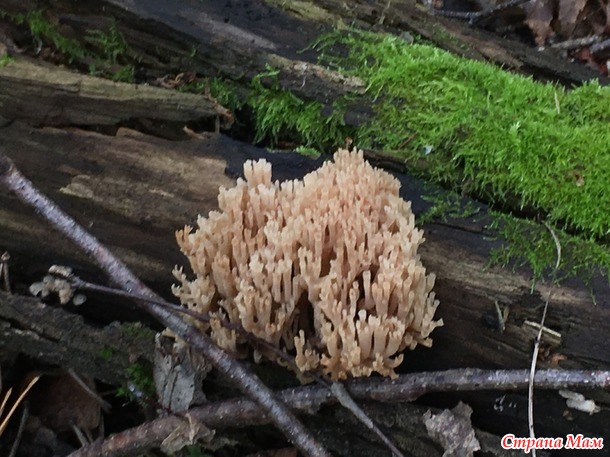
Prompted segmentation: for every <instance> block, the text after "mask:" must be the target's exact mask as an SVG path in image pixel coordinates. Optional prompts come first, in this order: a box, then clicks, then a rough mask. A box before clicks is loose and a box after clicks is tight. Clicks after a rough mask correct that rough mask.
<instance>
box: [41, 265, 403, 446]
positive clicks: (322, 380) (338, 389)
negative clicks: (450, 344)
mask: <svg viewBox="0 0 610 457" xmlns="http://www.w3.org/2000/svg"><path fill="white" fill-rule="evenodd" d="M49 274H52V275H55V276H58V277H59V278H61V279H63V280H66V281H68V282H69V283H70V285H71V287H73V288H74V289H78V290H91V291H96V292H101V293H105V294H111V295H116V296H120V297H124V298H129V299H132V300H136V301H137V300H145V299H146V298H145V297H142V296H139V295H136V294H134V293H129V292H125V291H123V290H119V289H113V288H111V287H106V286H102V285H99V284H93V283H90V282H88V281H84V280H82V279H81V278H79V277H78V276H76V275H74V274H72V272H71V271H70V272H68V273H66V272H65V271H64V270H62V269H60V268H54V267H51V269H49ZM148 301H149V303H154V304H155V305H158V306H161V307H163V308H165V309H169V310H172V311H174V312H176V313H183V314H186V315H188V316H190V317H192V318H194V319H197V320H199V321H201V322H206V323H207V322H210V316H209V315H207V314H201V313H198V312H196V311H193V310H190V309H188V308H185V307H183V306H179V305H175V304H173V303H169V302H167V301H157V300H155V301H154V302H153V301H151V300H148ZM216 319H218V318H217V317H216ZM218 320H219V322H220V325H222V326H223V327H225V328H228V329H230V330H233V331H235V332H237V333H238V334H239V335H240V336H243V337H244V338H245V339H247V340H248V341H249V342H250V344H251V345H252V346H254V347H258V348H259V350H260V351H261V354H263V355H268V354H273V355H274V356H276V357H279V358H281V359H282V360H283V361H284V362H286V363H287V364H288V366H290V367H291V368H292V370H293V371H295V372H299V371H300V370H299V367H298V366H297V364H296V363H295V360H294V357H293V356H291V355H290V354H288V353H286V352H284V351H281V350H280V349H278V348H277V347H275V346H274V345H272V344H270V343H268V342H267V341H265V340H263V339H261V338H258V337H257V336H256V335H254V334H252V333H250V332H248V331H246V330H245V329H244V328H243V327H242V326H240V325H237V324H234V323H231V322H229V321H228V320H226V319H218ZM302 374H303V375H306V376H310V377H312V378H313V379H314V380H315V381H316V382H317V383H318V384H320V385H321V386H325V387H328V388H330V390H331V392H332V393H333V395H334V396H335V397H336V399H337V400H338V401H339V403H341V405H342V406H343V407H344V408H346V409H348V410H349V411H351V412H352V414H354V416H356V418H357V419H358V420H359V421H360V422H362V423H363V424H364V425H365V426H366V427H367V428H368V429H369V430H371V431H372V432H373V433H374V434H375V435H377V437H378V438H379V439H380V440H381V442H382V443H383V444H384V445H385V446H386V447H387V448H388V449H389V450H390V451H391V452H392V454H393V455H394V456H395V457H403V454H402V452H401V451H400V450H399V449H398V448H397V447H396V446H395V445H394V443H392V442H391V441H390V439H389V438H388V437H387V436H385V434H384V433H383V432H382V431H381V429H379V427H377V425H376V424H375V422H374V421H373V420H372V419H371V418H370V417H368V416H367V415H366V413H365V412H364V411H363V410H362V408H360V407H359V406H358V404H356V402H355V401H354V400H353V399H352V398H351V397H350V395H349V393H348V392H347V390H346V389H345V387H344V386H343V384H342V383H340V382H332V381H331V380H330V379H329V378H328V377H327V376H325V375H321V374H318V373H316V372H308V373H302Z"/></svg>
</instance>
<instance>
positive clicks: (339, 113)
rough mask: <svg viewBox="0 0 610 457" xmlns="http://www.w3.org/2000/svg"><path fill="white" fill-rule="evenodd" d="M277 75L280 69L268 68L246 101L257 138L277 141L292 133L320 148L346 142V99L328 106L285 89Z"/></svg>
mask: <svg viewBox="0 0 610 457" xmlns="http://www.w3.org/2000/svg"><path fill="white" fill-rule="evenodd" d="M278 75H279V71H278V70H275V69H272V68H268V69H267V71H266V72H265V73H261V74H259V75H257V76H256V77H255V78H254V79H253V80H252V85H251V87H252V90H251V91H250V94H249V96H248V98H247V104H248V105H249V106H250V107H251V109H252V111H253V117H254V122H255V126H256V139H255V142H259V141H262V140H263V139H266V140H268V141H270V142H271V143H272V144H275V143H277V142H278V140H279V139H280V138H282V137H290V138H293V139H294V138H297V139H298V140H299V141H300V142H301V144H302V145H303V146H307V147H316V148H319V149H321V150H324V149H326V148H328V147H329V145H333V147H334V146H335V145H337V144H343V143H344V142H345V138H346V136H348V135H349V133H348V132H349V129H346V127H345V123H344V114H345V108H344V100H338V101H335V102H334V103H333V104H332V106H330V107H328V108H326V109H325V107H324V105H323V104H322V103H320V102H317V101H305V100H302V99H300V98H299V97H297V96H295V95H294V94H293V93H291V92H289V91H286V90H282V89H281V88H280V86H279V82H278V79H277V77H278ZM263 81H265V82H266V84H263ZM323 110H325V111H327V112H326V113H323Z"/></svg>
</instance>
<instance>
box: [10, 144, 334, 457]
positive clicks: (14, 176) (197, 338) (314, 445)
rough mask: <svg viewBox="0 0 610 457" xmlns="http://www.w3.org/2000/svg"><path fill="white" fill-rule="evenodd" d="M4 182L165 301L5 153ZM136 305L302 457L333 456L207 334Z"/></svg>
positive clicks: (136, 287)
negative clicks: (250, 402) (256, 409)
mask: <svg viewBox="0 0 610 457" xmlns="http://www.w3.org/2000/svg"><path fill="white" fill-rule="evenodd" d="M0 181H1V182H2V183H3V184H4V185H5V186H6V187H7V188H8V189H9V190H11V191H13V192H14V193H15V194H16V195H17V196H18V197H19V199H20V200H21V201H23V202H24V203H26V204H28V205H29V206H31V207H33V208H34V209H36V211H38V212H39V213H40V214H41V215H42V216H43V217H44V218H45V219H46V220H47V221H48V222H50V223H51V224H52V225H53V226H54V227H55V228H56V229H57V230H59V231H60V232H61V233H62V234H63V235H65V236H66V237H67V238H68V239H70V240H71V241H73V242H74V243H75V244H76V245H77V246H78V247H80V248H81V249H82V250H83V251H85V253H87V254H88V255H89V256H90V257H91V258H92V259H93V260H94V261H95V262H96V263H97V265H98V266H99V267H100V268H101V269H102V270H103V271H104V272H106V274H107V275H108V276H109V277H110V279H111V280H112V282H114V283H116V284H117V285H119V286H120V287H121V288H122V289H124V290H125V291H127V292H135V293H137V294H139V295H142V296H144V297H146V298H149V299H151V300H153V301H159V300H161V298H160V297H159V296H158V295H157V294H156V293H155V292H153V291H152V290H151V289H149V288H148V287H147V286H146V285H145V284H144V283H142V282H141V281H140V280H139V279H138V278H137V277H136V276H135V275H134V274H133V273H132V272H131V270H129V268H127V266H126V265H125V264H124V263H123V262H121V261H120V260H119V259H117V258H116V257H115V256H114V255H113V254H112V253H111V252H110V251H109V250H108V249H107V248H106V247H105V246H102V245H101V244H100V243H99V242H98V241H97V239H96V238H95V237H93V236H92V235H91V234H89V233H88V232H87V231H86V230H85V229H83V228H82V227H81V226H80V225H79V224H77V223H76V222H75V221H74V220H73V219H72V218H71V217H70V216H68V215H67V214H65V213H64V212H63V211H62V210H61V208H59V206H57V205H56V204H55V203H54V202H52V201H51V200H49V199H48V198H47V197H46V196H44V195H43V194H41V193H40V192H39V191H38V190H37V189H36V188H35V187H34V185H33V184H32V183H31V182H30V181H29V180H28V179H27V178H26V177H25V176H23V175H22V174H21V173H20V172H19V170H17V168H16V167H15V165H14V164H13V162H12V161H11V160H10V159H9V158H8V157H7V156H6V155H4V153H2V152H0ZM137 303H138V304H139V305H140V306H141V307H142V308H143V309H145V310H146V311H147V312H148V313H150V314H151V315H153V316H154V317H155V318H157V319H158V320H159V321H160V322H161V323H162V324H163V325H165V326H167V327H168V328H170V329H171V330H172V331H174V332H175V333H176V334H177V335H178V336H179V337H180V338H182V339H183V340H184V341H186V342H187V343H188V344H189V345H190V346H191V347H192V348H194V349H197V350H199V351H201V353H202V354H203V355H204V356H205V358H206V359H207V360H208V361H209V362H210V363H212V365H213V366H214V367H215V368H216V369H217V370H218V371H220V372H221V373H222V374H224V375H225V376H227V377H228V378H229V379H230V380H231V381H232V382H234V383H235V384H236V385H237V386H238V387H239V388H240V389H241V390H242V392H244V394H246V395H248V396H249V397H251V398H252V399H254V400H255V401H256V402H257V403H258V404H259V405H260V407H261V409H262V410H263V411H264V412H265V414H267V415H268V416H269V419H270V420H271V421H272V422H273V423H275V424H276V426H277V427H278V428H279V429H280V430H281V431H282V432H283V433H284V434H285V435H286V437H287V438H288V439H289V440H290V441H291V442H292V443H293V444H294V445H295V447H297V448H298V449H299V450H300V451H301V452H302V453H303V454H305V455H311V456H326V455H329V454H328V452H327V451H326V450H325V449H324V448H323V447H322V446H321V445H320V444H319V443H318V442H317V441H316V440H315V439H314V438H313V437H312V436H311V435H310V434H309V432H308V431H307V429H306V428H305V427H304V426H303V424H301V422H300V421H299V420H298V419H297V418H296V416H294V414H293V413H292V412H291V411H290V410H289V409H288V408H287V407H286V406H285V405H284V404H282V403H280V402H278V401H277V400H276V399H275V397H274V394H273V392H272V391H271V390H270V389H269V388H268V387H267V386H266V385H265V384H263V382H262V381H261V380H260V379H259V378H258V377H256V376H255V375H254V374H252V373H251V372H250V371H249V370H247V369H246V368H245V367H244V366H243V365H242V364H240V363H239V362H237V361H236V360H235V359H233V358H232V357H231V356H230V355H229V354H228V353H226V352H225V351H223V350H222V349H220V348H219V347H218V346H216V345H215V344H214V343H213V342H212V341H211V340H210V338H209V337H208V336H207V335H205V334H203V333H201V332H199V331H197V330H196V329H194V328H192V326H190V325H189V324H188V323H187V322H185V321H184V320H183V319H182V318H180V317H179V316H177V315H176V314H174V313H172V312H171V311H169V310H167V309H164V308H162V307H160V306H158V305H155V304H153V303H148V302H146V301H139V302H137ZM82 455H88V454H85V453H82V452H81V451H76V452H75V453H73V456H82ZM89 455H91V454H89ZM95 455H99V454H95Z"/></svg>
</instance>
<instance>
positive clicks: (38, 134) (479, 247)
mask: <svg viewBox="0 0 610 457" xmlns="http://www.w3.org/2000/svg"><path fill="white" fill-rule="evenodd" d="M1 134H2V138H3V149H4V150H6V152H7V153H8V155H9V156H11V158H12V159H13V160H14V161H15V162H16V163H17V165H18V167H19V168H20V169H21V170H22V172H23V173H24V174H25V175H26V176H28V177H29V178H30V179H32V181H33V182H34V183H35V184H36V185H37V186H39V187H40V188H41V189H42V190H43V191H44V192H45V193H46V194H47V195H49V196H50V197H51V198H52V199H53V200H55V201H56V202H58V203H59V204H60V206H62V208H64V209H65V210H66V211H67V212H68V213H70V214H72V215H73V216H74V217H75V218H76V219H77V220H78V221H79V222H80V223H81V224H83V225H84V226H86V227H88V228H89V230H90V231H91V232H92V233H93V234H94V235H96V236H97V237H98V238H99V239H101V240H102V241H103V242H104V243H106V244H107V245H108V246H109V247H110V248H111V249H112V250H113V251H114V252H115V253H117V255H119V257H121V258H122V259H123V260H124V261H125V262H126V263H127V264H128V265H129V266H130V267H131V268H132V269H133V270H134V271H136V272H137V273H138V274H139V275H140V276H141V278H142V279H143V280H145V281H146V282H147V283H148V284H150V285H152V286H153V287H154V288H155V289H156V290H158V291H159V292H160V293H162V294H165V295H166V296H167V295H169V294H168V293H167V292H168V290H169V285H170V283H171V281H172V277H171V274H170V272H171V269H172V267H173V265H174V264H176V263H178V264H183V263H184V259H183V258H182V256H181V255H180V254H179V252H178V248H177V246H176V245H175V242H174V240H173V231H174V230H175V229H176V228H180V227H181V226H182V225H184V224H189V223H190V224H192V223H193V222H194V219H195V216H196V214H206V213H207V211H209V210H210V209H213V208H214V207H215V199H216V196H217V192H218V186H219V185H225V186H230V185H232V183H233V182H234V179H235V177H236V176H237V175H238V174H239V173H240V169H241V167H242V165H243V162H244V161H245V160H247V159H255V158H260V157H264V158H266V159H267V160H269V161H270V162H271V163H272V164H273V166H274V176H275V177H276V178H278V179H288V178H300V177H302V176H303V175H304V174H305V173H306V172H308V171H310V170H312V169H315V168H316V167H317V166H318V165H319V163H320V161H319V160H318V161H316V160H312V159H309V158H306V157H303V156H299V155H296V154H270V153H267V152H265V151H263V150H261V149H257V148H254V147H251V146H247V145H244V144H241V143H237V142H234V141H232V140H230V139H228V138H226V137H224V136H223V135H218V134H208V135H205V136H204V137H202V138H200V139H193V140H190V141H184V142H171V141H167V140H160V139H158V138H153V137H149V136H145V135H142V134H139V133H134V132H132V131H127V130H120V131H119V135H118V136H116V137H111V136H104V135H100V134H96V133H92V132H86V131H79V130H70V131H66V130H59V129H54V128H45V129H34V128H31V127H27V126H23V125H19V124H17V123H15V124H13V125H11V126H10V127H5V128H4V129H2V131H1ZM41 156H45V157H47V161H45V163H44V164H43V163H41V161H40V160H39V157H41ZM225 169H226V174H225ZM397 176H398V178H399V179H400V180H401V182H402V184H403V186H402V191H401V195H402V196H403V197H404V198H406V199H409V200H411V201H412V202H413V206H414V210H415V212H416V213H417V214H421V212H422V211H424V210H425V209H426V205H427V203H426V202H425V200H423V199H422V198H421V197H422V195H425V192H426V190H425V188H424V187H423V186H422V183H421V182H419V181H417V180H416V179H414V178H410V177H408V176H405V175H397ZM0 208H2V211H3V213H4V214H3V217H2V218H0V230H2V233H4V234H5V237H4V240H3V246H2V247H3V248H4V249H6V250H8V251H9V252H10V253H11V256H12V260H11V265H12V266H13V269H12V271H14V273H15V274H14V276H16V278H17V279H18V280H19V281H20V282H21V284H22V286H21V289H23V288H24V287H25V285H27V283H28V282H29V281H32V280H39V279H40V276H37V277H36V274H38V275H39V274H41V270H43V269H46V268H47V267H48V266H49V264H50V263H63V264H68V265H69V266H72V267H73V268H75V270H76V271H77V272H79V273H80V272H82V273H83V276H85V277H88V278H91V279H94V280H97V281H101V280H102V278H101V277H100V275H99V273H97V271H96V269H95V268H94V267H93V266H92V264H91V263H90V261H89V260H88V259H85V258H82V257H80V256H79V255H76V254H75V253H74V251H73V250H71V249H70V248H69V247H68V246H66V243H65V241H64V240H62V239H61V237H59V236H56V235H55V234H54V233H53V232H52V231H50V230H49V229H48V228H47V227H46V226H45V225H44V223H43V222H42V221H41V220H40V219H39V218H38V217H37V215H36V214H33V213H30V212H28V211H27V210H25V209H24V208H23V207H22V206H21V204H19V203H18V202H17V201H16V200H15V199H14V198H13V197H11V196H9V195H6V194H2V195H0ZM477 224H479V225H477ZM425 229H426V238H427V241H426V243H425V244H424V245H423V246H422V250H421V256H422V261H423V262H424V265H426V267H427V268H428V269H429V270H430V271H434V272H435V273H436V274H437V285H436V287H435V290H436V291H437V294H438V298H439V299H440V301H441V306H440V308H439V311H438V316H439V317H442V318H443V320H444V321H445V326H444V327H442V328H441V329H438V330H437V331H435V333H434V335H433V337H434V345H433V347H432V349H423V348H418V349H417V350H415V351H413V352H412V353H408V354H406V357H405V358H406V361H405V363H404V367H403V368H402V370H403V371H413V370H433V369H447V368H459V367H480V368H498V367H502V368H525V367H528V366H529V360H530V357H531V347H532V342H533V340H534V337H535V334H536V333H537V330H536V329H535V328H532V327H531V326H530V325H529V324H528V321H537V320H538V319H539V317H540V313H541V308H542V304H543V303H544V300H545V298H546V297H547V295H548V292H549V287H550V286H549V285H548V284H545V283H539V284H537V285H536V287H535V288H534V289H533V291H530V287H531V281H530V278H529V277H528V276H527V275H526V274H524V273H523V272H520V273H512V272H509V271H506V270H502V269H499V268H486V264H487V257H486V254H488V252H489V249H490V248H491V247H492V246H494V242H492V241H489V240H488V236H489V235H490V233H489V232H487V231H486V229H485V228H484V225H483V223H481V222H473V221H471V220H468V219H466V220H461V221H460V220H457V221H452V222H449V223H444V224H429V225H427V226H425ZM13 260H14V263H13ZM34 273H36V274H34ZM552 287H553V288H554V293H553V295H552V298H551V301H550V305H549V306H550V307H549V315H548V318H547V319H548V320H547V326H548V327H550V328H552V329H553V330H555V331H556V332H557V333H558V334H559V340H557V339H555V340H551V339H546V340H543V344H544V345H545V347H546V348H547V349H548V351H547V353H546V355H545V357H543V359H542V360H540V361H539V365H540V366H559V367H564V368H594V369H607V368H608V367H609V366H610V359H609V354H610V351H609V350H608V342H607V338H606V335H607V334H608V332H609V331H610V328H609V325H610V324H609V322H610V320H609V319H608V315H609V314H610V313H609V310H608V303H609V294H608V288H607V285H606V286H604V287H600V288H598V290H597V291H596V293H597V301H598V305H597V306H593V304H592V302H591V298H590V295H589V291H588V290H587V289H586V288H584V287H582V286H581V287H577V286H576V285H568V286H552ZM496 302H497V303H499V304H500V305H501V306H502V307H509V308H510V310H511V312H510V315H509V317H508V319H507V320H506V322H505V330H504V331H503V332H502V331H500V330H499V329H498V328H493V327H492V326H490V325H489V323H488V321H487V320H486V318H485V317H486V316H487V315H488V314H489V313H490V312H494V310H495V304H496ZM94 308H97V309H94ZM79 310H82V311H81V312H83V313H85V314H87V315H93V316H95V317H96V318H97V319H102V320H103V319H114V318H116V317H118V315H120V314H121V312H122V311H121V310H119V309H115V310H114V311H110V312H109V311H108V307H105V308H103V311H102V310H101V307H100V306H99V305H96V304H95V302H92V303H89V302H87V303H85V304H84V305H82V307H81V308H79ZM596 395H597V397H596V398H597V399H598V400H601V401H602V402H607V401H608V394H607V393H606V394H604V393H599V394H596ZM497 397H498V394H497V393H489V394H484V393H483V394H477V395H471V396H468V395H463V396H461V397H460V398H467V399H469V401H470V403H471V404H472V405H473V406H474V407H475V413H476V411H477V410H478V409H477V408H480V409H481V414H482V415H484V417H485V422H489V423H490V424H493V427H491V428H492V429H493V432H494V433H508V432H511V427H512V431H513V432H514V430H515V427H517V425H515V424H519V426H522V425H523V424H525V423H526V418H525V416H524V415H525V409H523V405H524V404H525V403H524V402H525V401H526V398H525V396H523V395H517V394H515V395H513V397H514V398H513V400H511V401H512V402H513V404H518V405H521V406H519V408H518V410H516V411H511V415H510V416H506V413H505V412H502V411H503V410H501V408H500V409H498V410H495V409H492V410H490V409H489V408H488V407H487V406H485V405H489V404H490V403H489V402H492V403H493V401H494V398H497ZM543 398H544V403H543V406H541V407H539V408H538V409H537V410H536V411H537V412H536V417H537V420H540V421H542V423H543V425H542V424H541V427H542V426H543V427H544V428H543V429H544V430H546V432H547V433H549V434H553V435H561V434H565V433H568V432H569V430H570V429H571V427H572V423H571V422H569V421H566V420H565V419H564V418H563V417H556V416H552V417H553V420H550V419H549V415H556V411H558V410H561V407H562V406H561V405H562V404H563V399H561V398H560V397H559V396H557V395H551V394H548V395H544V396H543ZM444 401H446V400H444ZM513 414H514V415H513ZM573 414H578V415H579V416H578V420H579V424H586V430H587V431H588V433H589V434H591V435H595V436H599V435H600V434H601V435H602V436H603V433H604V431H603V430H600V429H599V426H600V425H599V424H602V423H604V419H603V417H601V416H605V415H606V414H607V411H602V412H601V413H599V414H598V415H596V416H594V418H593V419H592V420H589V419H588V416H581V413H573ZM475 424H477V423H476V422H475ZM477 425H479V426H481V424H477ZM483 428H484V429H485V427H483Z"/></svg>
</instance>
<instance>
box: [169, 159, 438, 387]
mask: <svg viewBox="0 0 610 457" xmlns="http://www.w3.org/2000/svg"><path fill="white" fill-rule="evenodd" d="M244 176H245V180H244V179H238V181H237V184H236V186H235V187H233V188H230V189H225V188H221V189H220V194H219V197H218V206H219V211H212V212H210V213H209V215H208V217H207V218H206V217H201V216H199V218H198V221H197V224H198V229H197V230H195V231H193V229H192V228H191V227H189V226H187V227H185V228H184V230H181V231H179V232H177V240H178V244H179V245H180V248H181V250H182V252H183V253H184V254H185V255H186V256H187V258H188V260H189V262H190V266H191V268H192V270H193V273H194V278H193V279H189V278H187V276H186V275H185V274H184V273H183V271H182V269H181V268H180V269H178V268H177V269H175V270H174V276H175V277H176V279H177V280H178V281H179V282H180V284H178V285H176V286H174V288H173V292H174V294H175V295H176V296H177V297H178V298H179V299H180V301H181V302H182V304H183V305H184V306H185V307H187V308H188V309H190V310H193V311H196V312H199V313H204V314H208V315H209V316H210V322H209V324H207V323H202V322H198V323H197V324H196V325H199V326H200V328H201V330H202V331H205V332H208V333H209V334H210V335H211V337H212V338H213V339H214V341H215V342H216V343H217V344H218V345H219V346H221V347H223V348H225V349H227V350H229V351H231V352H233V353H235V354H238V355H246V354H248V353H249V352H250V351H251V349H250V348H251V345H249V344H248V342H247V341H246V339H245V338H244V337H243V336H242V335H240V334H239V333H238V332H235V331H234V330H232V329H230V328H227V326H226V325H222V324H221V321H225V322H230V323H232V324H234V325H239V326H241V327H243V329H245V330H246V331H247V332H250V333H252V334H254V335H255V336H257V337H258V338H261V339H263V340H265V341H267V342H268V343H269V344H271V345H273V346H274V347H276V348H278V349H280V350H282V351H286V352H288V353H291V354H293V355H294V356H295V358H296V364H297V366H298V368H299V370H301V371H303V372H306V371H310V370H314V371H317V372H321V373H324V374H326V375H328V376H330V377H331V378H332V379H333V380H340V379H345V378H347V377H357V376H368V375H370V374H371V373H372V372H374V371H375V372H378V373H380V374H382V375H385V376H395V372H394V369H395V368H396V367H397V366H398V365H399V364H400V363H401V362H402V358H403V356H402V354H400V352H401V351H403V350H404V349H406V348H410V349H413V348H414V347H415V346H416V345H417V344H422V345H424V346H430V345H431V343H432V341H431V339H430V337H429V335H430V332H431V331H432V330H434V328H436V327H438V326H440V325H442V321H441V320H438V321H435V320H433V317H434V312H435V310H436V307H437V306H438V301H437V300H435V299H434V292H432V287H433V285H434V275H433V274H428V275H426V270H425V268H424V266H423V265H422V263H421V261H420V259H419V256H418V255H417V247H418V246H419V244H420V243H422V241H423V240H424V238H423V232H422V231H421V230H418V229H417V228H416V227H415V218H414V216H413V213H412V212H411V207H410V203H409V202H406V201H404V200H403V199H401V198H400V196H399V193H398V191H399V187H400V184H399V182H398V181H397V180H396V179H395V178H393V177H392V176H390V175H389V174H387V173H386V172H384V171H381V170H379V169H376V168H373V167H372V166H371V165H370V164H369V163H368V162H366V161H365V160H364V158H363V154H362V152H361V151H358V152H356V151H353V152H349V151H347V150H339V151H338V152H337V153H336V154H335V155H334V162H326V163H325V164H324V165H323V166H322V167H321V168H319V169H318V170H316V171H314V172H312V173H309V174H308V175H306V176H305V177H304V178H303V180H294V181H286V182H282V183H280V182H278V181H275V182H273V181H272V180H271V165H270V164H269V163H267V162H266V161H264V160H260V161H258V162H252V161H248V162H246V163H245V165H244ZM254 353H255V356H260V354H258V353H257V352H256V351H254Z"/></svg>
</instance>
